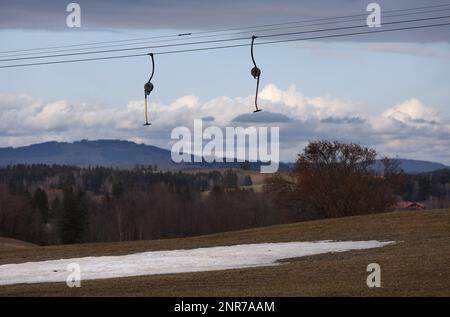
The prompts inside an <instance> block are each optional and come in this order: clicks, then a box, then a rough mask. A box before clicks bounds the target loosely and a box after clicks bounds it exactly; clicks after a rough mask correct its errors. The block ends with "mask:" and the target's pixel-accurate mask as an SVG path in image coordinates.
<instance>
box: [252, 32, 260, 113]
mask: <svg viewBox="0 0 450 317" xmlns="http://www.w3.org/2000/svg"><path fill="white" fill-rule="evenodd" d="M256 38H257V36H255V35H253V36H252V46H251V54H252V61H253V65H255V67H253V68H252V70H251V72H250V73H251V74H252V76H253V78H255V79H256V93H255V107H256V110H255V111H253V112H259V111H261V109H258V90H259V77H260V76H261V70H260V69H259V68H258V66H256V62H255V57H254V56H253V44H254V42H255V39H256Z"/></svg>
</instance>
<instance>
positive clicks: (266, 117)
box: [231, 111, 292, 123]
mask: <svg viewBox="0 0 450 317" xmlns="http://www.w3.org/2000/svg"><path fill="white" fill-rule="evenodd" d="M290 121H292V119H290V118H289V117H287V116H285V115H284V114H281V113H274V112H270V111H264V112H260V113H258V114H257V115H254V114H253V113H244V114H241V115H238V116H237V117H236V118H234V119H233V120H231V122H242V123H250V122H261V123H272V122H290Z"/></svg>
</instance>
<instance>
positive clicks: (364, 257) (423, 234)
mask: <svg viewBox="0 0 450 317" xmlns="http://www.w3.org/2000/svg"><path fill="white" fill-rule="evenodd" d="M314 240H393V241H397V243H396V244H393V245H389V246H385V247H383V248H377V249H368V250H359V251H349V252H343V253H332V254H331V253H330V254H322V255H315V256H310V257H302V258H298V259H289V260H285V261H283V263H282V265H279V266H271V267H259V268H246V269H234V270H226V271H215V272H200V273H180V274H167V275H153V276H140V277H126V278H115V279H107V280H95V281H94V280H91V281H82V287H81V288H68V287H67V286H66V284H65V283H45V284H20V285H10V286H1V287H0V295H1V296H21V295H22V296H23V295H25V296H108V295H109V296H450V210H430V211H414V212H396V213H385V214H376V215H368V216H358V217H348V218H340V219H328V220H320V221H309V222H303V223H295V224H288V225H279V226H272V227H266V228H258V229H251V230H244V231H235V232H226V233H221V234H214V235H208V236H199V237H193V238H183V239H169V240H154V241H139V242H123V243H99V244H83V245H67V246H54V247H33V248H20V249H0V264H6V263H22V262H29V261H39V260H46V259H60V258H70V257H82V256H99V255H120V254H129V253H135V252H142V251H152V250H170V249H180V248H198V247H208V246H221V245H232V244H243V243H259V242H287V241H314ZM373 262H375V263H378V264H380V266H381V281H382V285H381V286H382V287H381V288H377V289H369V288H368V287H367V285H366V277H367V274H368V273H367V272H366V266H367V265H368V264H369V263H373Z"/></svg>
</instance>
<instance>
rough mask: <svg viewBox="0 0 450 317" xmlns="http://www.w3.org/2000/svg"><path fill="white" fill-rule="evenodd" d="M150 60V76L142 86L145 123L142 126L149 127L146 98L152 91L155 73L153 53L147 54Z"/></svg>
mask: <svg viewBox="0 0 450 317" xmlns="http://www.w3.org/2000/svg"><path fill="white" fill-rule="evenodd" d="M148 55H150V57H151V58H152V74H151V75H150V79H149V80H148V82H146V83H145V85H144V94H145V123H144V125H151V123H149V122H148V107H147V96H148V95H150V93H151V92H152V90H153V88H154V87H153V84H152V83H151V80H152V78H153V74H154V73H155V60H154V59H153V53H150V54H148Z"/></svg>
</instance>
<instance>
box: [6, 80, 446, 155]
mask: <svg viewBox="0 0 450 317" xmlns="http://www.w3.org/2000/svg"><path fill="white" fill-rule="evenodd" d="M260 97H261V99H260V101H259V104H260V107H261V108H262V109H263V111H265V114H267V113H269V114H267V117H268V118H269V119H270V113H276V114H282V115H284V116H286V117H288V118H289V119H291V121H289V120H285V122H279V120H278V121H277V120H275V121H277V122H273V123H271V124H269V125H271V126H279V127H280V138H281V139H280V143H281V149H280V153H281V159H283V160H292V159H294V158H295V155H296V153H298V152H300V151H301V150H302V148H303V147H304V145H305V142H307V141H308V140H316V139H340V140H344V141H352V142H359V143H361V144H363V145H367V146H370V147H374V148H376V149H377V150H378V152H379V153H381V154H383V155H392V156H393V155H397V154H398V155H400V156H404V157H409V158H417V159H428V160H435V161H441V162H443V163H447V164H449V163H450V161H449V159H448V157H450V137H449V134H450V120H449V119H447V118H443V117H442V116H441V115H440V114H439V113H438V112H437V111H435V110H434V109H433V108H432V107H430V106H429V105H425V104H424V103H423V102H422V101H421V100H419V99H418V98H411V99H409V100H405V101H404V102H402V103H399V104H397V105H393V106H391V107H390V108H388V109H387V110H385V111H384V112H383V113H382V114H381V115H377V116H375V115H370V114H368V113H367V111H366V110H365V107H364V105H361V104H358V103H354V102H352V101H349V100H342V99H339V98H336V97H333V96H318V97H307V96H304V95H303V94H302V93H301V92H300V91H298V90H297V89H296V87H295V86H290V87H289V88H288V89H286V90H283V89H280V88H278V87H277V86H275V85H273V84H269V85H267V86H265V87H262V89H261V93H260ZM149 106H150V107H149V110H150V121H151V122H152V126H150V127H143V126H142V124H143V122H144V101H143V100H133V101H129V102H128V104H127V105H126V106H124V107H118V108H108V107H106V106H103V105H98V104H74V103H71V102H70V101H67V100H54V101H50V102H46V101H44V100H42V99H40V98H34V97H31V96H25V95H6V94H0V146H20V145H27V144H31V143H37V142H42V141H50V140H58V141H73V140H79V139H101V138H116V139H127V140H130V141H136V142H139V143H147V144H152V145H156V146H162V147H166V148H168V147H169V146H170V144H171V142H172V141H171V140H170V132H171V131H172V129H173V128H174V127H177V126H188V127H192V125H193V121H194V119H196V118H197V119H198V118H204V117H212V118H214V121H209V122H204V126H208V125H218V126H221V127H223V126H230V125H234V126H236V125H240V126H241V125H244V126H245V125H247V126H248V125H268V124H267V123H266V122H260V123H258V122H248V123H245V122H244V123H242V122H234V123H231V122H232V120H233V119H234V118H236V117H238V116H240V115H242V114H246V113H249V114H250V115H251V116H253V115H254V116H257V115H258V114H253V113H252V111H253V108H254V96H251V95H250V96H246V97H236V98H230V97H226V96H223V97H218V98H214V99H211V100H206V101H203V100H200V99H199V98H198V97H196V96H182V97H180V98H178V99H177V100H175V101H174V102H172V103H169V104H161V103H155V102H153V101H152V100H150V105H149ZM384 106H385V107H386V106H389V105H384ZM260 114H261V113H260ZM266 119H267V118H266ZM263 121H267V120H263Z"/></svg>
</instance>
